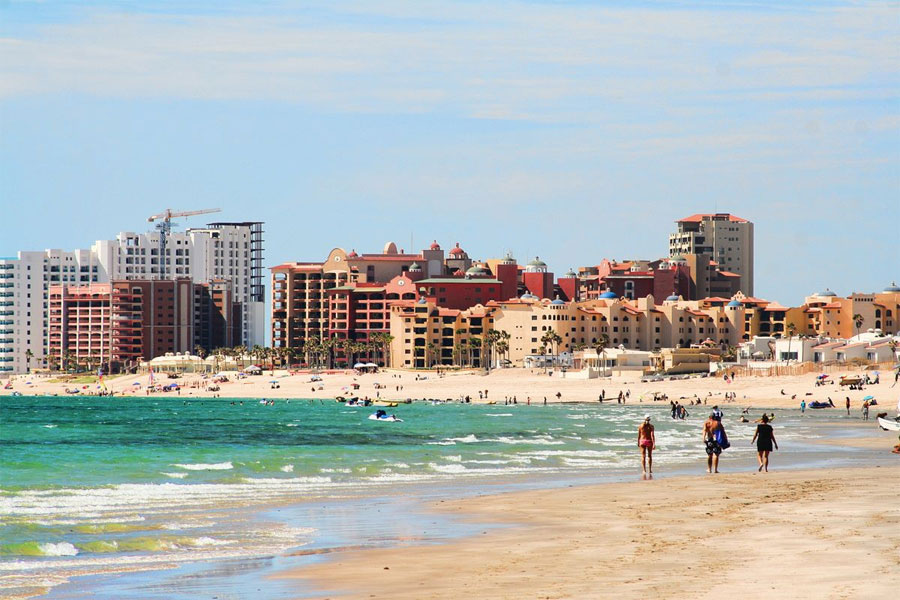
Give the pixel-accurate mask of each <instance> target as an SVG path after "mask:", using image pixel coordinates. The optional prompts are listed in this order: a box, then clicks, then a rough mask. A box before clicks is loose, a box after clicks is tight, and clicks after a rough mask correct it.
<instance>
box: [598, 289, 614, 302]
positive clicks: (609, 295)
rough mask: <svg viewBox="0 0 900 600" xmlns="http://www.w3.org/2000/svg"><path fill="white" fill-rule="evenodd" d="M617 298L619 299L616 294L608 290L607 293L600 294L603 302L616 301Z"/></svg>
mask: <svg viewBox="0 0 900 600" xmlns="http://www.w3.org/2000/svg"><path fill="white" fill-rule="evenodd" d="M616 298H618V296H616V293H615V292H613V291H612V290H606V291H605V292H603V293H602V294H600V299H601V300H615V299H616Z"/></svg>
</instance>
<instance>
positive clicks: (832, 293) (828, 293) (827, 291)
mask: <svg viewBox="0 0 900 600" xmlns="http://www.w3.org/2000/svg"><path fill="white" fill-rule="evenodd" d="M816 296H837V294H835V293H834V292H832V291H831V290H829V289H828V288H825V291H822V292H819V293H818V294H816Z"/></svg>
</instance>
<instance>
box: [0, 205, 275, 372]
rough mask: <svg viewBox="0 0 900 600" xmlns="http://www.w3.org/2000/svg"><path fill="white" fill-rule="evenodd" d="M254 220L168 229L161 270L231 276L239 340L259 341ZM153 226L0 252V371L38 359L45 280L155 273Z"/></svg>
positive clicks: (261, 312)
mask: <svg viewBox="0 0 900 600" xmlns="http://www.w3.org/2000/svg"><path fill="white" fill-rule="evenodd" d="M262 225H263V224H262V223H260V222H242V223H211V224H209V225H207V226H206V227H203V228H195V229H188V230H186V231H183V232H172V233H171V234H170V235H169V236H168V239H167V244H166V256H165V278H166V279H172V278H175V277H190V279H191V280H192V281H194V282H195V283H206V282H209V281H211V280H213V279H226V280H229V281H231V283H232V289H233V290H234V296H235V301H237V302H240V303H241V317H242V318H241V338H242V339H241V343H242V344H243V345H245V346H248V347H251V346H254V345H256V344H259V345H264V344H265V332H266V313H265V295H266V294H265V288H264V285H265V284H264V282H263V228H262ZM159 236H160V233H159V232H157V231H154V232H150V233H140V234H138V233H132V232H122V233H119V234H118V235H117V236H116V238H115V239H114V240H99V241H97V242H95V243H94V245H93V246H91V248H90V249H89V250H74V251H71V252H70V251H64V250H44V251H37V252H19V253H18V255H17V256H16V257H11V258H0V376H2V375H3V374H9V373H22V372H25V371H26V370H28V368H29V367H30V368H35V367H42V366H43V365H44V357H45V352H46V347H47V289H48V287H49V286H50V285H51V284H57V283H68V284H70V285H81V284H88V283H108V282H109V281H112V280H118V279H133V280H136V279H160V277H161V273H160V243H159V242H160V239H159Z"/></svg>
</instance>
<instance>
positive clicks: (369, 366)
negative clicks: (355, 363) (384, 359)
mask: <svg viewBox="0 0 900 600" xmlns="http://www.w3.org/2000/svg"><path fill="white" fill-rule="evenodd" d="M363 366H364V367H365V368H367V369H377V368H378V365H376V364H375V363H366V364H364V365H363Z"/></svg>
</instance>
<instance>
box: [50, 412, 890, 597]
mask: <svg viewBox="0 0 900 600" xmlns="http://www.w3.org/2000/svg"><path fill="white" fill-rule="evenodd" d="M822 425H824V426H825V430H826V431H833V430H835V429H836V428H837V427H839V426H841V425H843V424H842V423H839V422H826V423H822ZM864 429H865V428H864V426H863V425H862V424H860V423H853V424H852V426H851V427H850V428H849V430H848V429H843V428H842V431H841V433H842V435H840V436H834V435H828V436H827V437H826V438H824V439H821V440H816V441H815V443H816V445H820V444H828V443H829V442H838V441H839V442H846V443H841V444H838V446H840V448H836V450H839V451H840V450H841V449H844V450H845V451H847V452H848V453H847V454H843V453H842V454H841V455H838V456H836V457H834V458H835V459H836V460H834V462H836V463H840V464H846V463H847V462H848V461H849V462H851V464H852V463H855V464H854V465H852V466H841V467H829V466H828V465H827V463H828V461H829V460H832V459H829V458H827V457H823V456H820V455H818V453H816V454H808V453H804V452H803V451H802V450H801V451H799V452H797V453H793V452H792V453H790V454H789V455H788V456H790V457H791V458H790V459H786V460H782V459H781V457H780V456H778V454H779V453H777V452H776V454H775V459H774V461H775V462H774V463H773V468H774V469H777V471H773V473H770V474H769V475H775V476H776V477H789V478H793V477H800V476H804V477H807V478H808V479H809V480H811V481H812V480H815V479H818V478H822V477H826V478H827V477H833V476H835V475H837V476H839V477H843V474H849V475H850V476H851V477H856V476H854V475H852V474H853V473H855V472H857V471H865V472H869V471H872V472H875V471H873V469H876V468H877V469H879V470H881V469H885V468H886V467H887V468H893V469H896V467H892V466H891V465H896V464H897V461H894V460H893V458H894V457H893V455H889V454H875V453H873V452H872V449H873V448H872V447H871V441H872V440H873V439H876V438H877V436H875V435H870V434H867V433H866V432H865V431H864ZM835 433H836V432H835ZM846 434H850V435H846ZM860 434H862V435H860ZM881 434H883V435H881ZM879 435H880V437H881V438H882V439H885V440H887V439H890V438H889V436H888V435H887V432H879ZM852 442H856V443H852ZM848 446H852V447H853V449H851V448H848ZM882 448H883V447H882ZM728 458H729V460H728V461H727V462H724V461H723V469H724V470H725V472H724V473H722V474H721V477H723V478H725V479H728V478H732V477H738V478H746V477H752V476H755V475H756V473H753V472H750V471H752V463H753V462H755V459H753V458H751V457H746V456H745V457H742V458H739V457H738V456H734V457H728ZM785 458H787V457H785ZM872 458H876V459H878V461H879V462H883V463H884V464H883V465H882V466H880V467H860V464H863V462H864V461H870V460H872ZM701 462H703V461H701V460H699V459H698V461H697V462H690V463H685V464H682V465H680V466H676V465H671V466H663V467H662V469H663V472H661V473H658V474H657V479H655V480H653V481H635V479H636V478H637V477H638V475H637V474H636V473H634V472H632V471H630V470H628V471H620V472H604V473H602V474H578V475H569V476H564V477H559V476H554V477H537V478H525V479H522V478H510V479H509V480H508V481H506V482H505V483H504V482H493V481H484V480H479V481H478V482H475V481H471V482H469V483H467V482H465V481H460V480H457V481H452V482H450V481H448V482H443V483H436V482H432V483H431V484H425V485H420V484H411V483H409V484H405V485H403V486H398V487H396V488H393V489H389V490H388V489H384V490H381V492H380V493H378V495H376V496H373V495H371V494H364V493H361V494H358V495H357V494H354V497H353V498H343V499H330V500H329V499H325V498H320V499H310V500H303V501H300V502H297V501H289V500H286V501H284V502H276V503H270V504H267V505H266V506H263V507H259V510H254V511H253V514H254V515H255V516H254V517H253V518H259V519H262V520H263V521H267V522H268V521H272V520H273V517H274V520H276V521H280V522H282V523H283V524H287V523H291V522H294V523H296V522H306V521H307V519H306V518H304V517H303V515H304V514H306V515H310V514H317V513H316V511H318V510H323V509H326V512H325V513H318V514H326V515H330V516H329V517H327V518H326V520H325V521H326V522H327V523H331V525H328V524H326V523H320V524H319V525H320V529H319V530H318V532H317V534H316V535H315V536H314V539H313V540H311V541H310V542H309V543H307V544H304V545H302V546H298V547H295V548H294V549H291V550H286V551H282V552H277V553H275V554H273V555H271V556H268V557H262V556H260V557H246V558H235V559H217V560H212V561H204V562H190V563H184V564H181V565H177V566H173V568H169V569H164V570H147V571H141V572H133V573H118V574H111V575H88V576H85V577H74V578H72V579H71V580H70V582H69V583H67V584H64V585H63V586H62V587H60V588H55V589H54V591H52V592H50V593H49V594H48V595H47V596H46V597H47V598H48V599H56V598H69V597H73V596H77V595H78V594H82V595H84V594H85V593H90V592H92V591H97V592H106V594H105V595H103V596H102V597H109V598H112V597H114V595H112V596H111V595H110V594H109V593H108V592H109V586H110V585H111V584H112V585H113V586H116V587H115V588H114V590H117V591H132V590H133V591H140V592H142V593H141V594H138V595H135V596H134V597H136V598H144V597H146V598H150V597H156V596H154V595H153V593H152V592H153V591H154V590H155V589H157V588H156V587H155V586H157V585H163V586H165V588H166V589H167V590H169V591H170V592H171V593H172V594H173V595H172V596H171V597H173V598H178V599H179V600H181V599H182V598H184V599H186V598H190V597H192V596H191V595H190V594H188V593H185V592H184V591H183V590H185V589H187V590H192V589H194V588H193V587H190V586H192V585H193V584H191V583H190V581H191V580H195V579H197V578H198V577H200V578H209V577H210V575H209V574H210V573H217V574H218V575H213V578H212V579H209V584H208V585H210V586H213V587H211V588H209V589H213V590H216V591H218V592H223V591H225V590H229V591H231V592H232V593H237V592H246V593H251V592H252V591H254V590H257V589H259V588H261V586H267V587H262V588H261V589H263V590H264V591H265V592H266V595H265V596H264V597H265V598H271V599H278V600H282V599H285V598H291V599H293V598H331V599H332V600H335V599H337V598H356V597H367V598H368V597H373V596H371V594H376V595H375V596H374V597H388V598H393V597H398V598H403V597H410V598H419V597H422V596H421V591H420V590H418V591H417V590H414V589H412V588H411V589H410V591H409V594H408V595H404V594H405V593H406V592H403V591H402V590H401V591H399V592H398V590H396V589H394V588H393V587H391V588H390V589H386V590H381V591H380V592H379V590H380V588H371V587H368V586H369V583H370V581H371V580H370V578H369V571H365V572H364V573H363V574H361V575H357V574H355V571H354V569H356V567H355V566H352V567H351V568H350V570H349V571H348V570H347V569H345V567H344V564H345V561H351V562H352V564H353V565H356V564H357V562H358V563H359V566H360V567H361V568H363V569H369V567H370V566H371V564H372V560H373V557H374V560H375V561H376V562H378V561H381V560H382V558H383V557H384V556H386V553H387V554H388V555H390V556H392V557H393V556H394V553H397V554H396V560H394V559H393V558H392V561H393V562H392V563H385V564H384V565H383V566H391V565H392V564H396V565H401V566H402V568H403V569H404V570H407V569H411V568H419V567H420V566H421V565H420V552H419V551H420V549H426V551H427V552H437V553H440V554H439V556H440V558H438V559H435V560H437V562H438V563H439V564H438V565H437V566H435V568H440V565H448V564H454V560H459V559H460V557H466V556H467V555H468V553H469V552H470V550H469V546H468V545H469V544H470V543H473V542H476V543H480V538H481V537H482V536H485V534H484V533H483V532H485V531H486V532H488V533H487V537H490V536H492V535H494V534H495V533H497V534H499V535H502V536H506V535H507V534H511V532H512V533H514V532H516V531H519V530H522V535H523V536H524V537H523V538H521V539H518V538H517V539H516V540H515V541H511V542H506V541H502V540H505V539H506V538H505V537H503V538H498V539H500V540H501V541H499V542H498V546H497V547H498V548H505V547H506V546H507V544H508V543H509V544H526V543H537V542H535V541H534V540H532V541H528V539H527V538H528V535H530V534H527V532H532V531H533V530H534V526H532V525H531V524H530V520H531V519H532V517H533V516H535V515H533V514H532V513H530V512H527V511H526V512H522V511H521V510H519V508H520V506H521V505H523V504H524V505H525V506H530V507H536V506H544V507H548V508H552V509H553V510H556V511H568V510H570V509H571V507H572V504H573V503H578V502H579V501H578V500H572V501H567V500H566V498H568V496H569V495H571V494H575V495H576V496H578V497H587V498H588V500H587V501H582V503H583V504H591V503H594V502H595V501H597V502H599V501H602V500H603V499H604V498H606V499H607V500H608V499H610V497H612V505H613V506H616V505H617V504H616V503H617V502H619V499H618V498H617V494H618V493H619V491H618V490H619V489H620V488H622V489H625V490H631V489H637V488H636V486H651V487H652V486H660V487H661V488H662V489H663V491H662V492H659V490H658V489H657V492H656V493H657V495H662V496H663V497H664V498H665V501H668V500H669V499H671V498H672V497H676V498H677V504H678V505H679V506H680V505H682V504H684V503H687V504H689V505H692V504H694V503H695V499H694V498H693V497H692V496H691V495H690V494H688V495H685V494H684V489H685V488H690V487H692V485H691V484H692V482H703V481H707V480H712V479H716V478H717V477H716V476H706V475H705V474H702V473H701V472H700V471H702V469H703V467H704V466H705V462H703V465H701V464H700V463H701ZM734 469H739V470H740V471H739V472H737V473H735V472H731V473H729V472H728V471H729V470H734ZM658 470H659V469H658ZM776 474H777V475H776ZM760 477H766V475H765V474H763V475H760ZM891 477H892V478H893V480H900V471H898V472H896V475H892V476H891ZM670 481H677V482H679V483H677V484H671V483H668V482H670ZM672 485H675V486H677V489H675V490H669V486H672ZM701 485H705V484H702V483H701ZM623 486H624V487H623ZM642 489H643V488H642ZM757 491H758V490H754V491H753V493H756V492H757ZM385 494H386V495H385ZM639 496H640V494H639ZM546 498H550V500H551V501H550V502H549V503H548V502H547V501H546V500H545V499H546ZM642 501H643V503H641V502H636V503H634V504H633V505H632V506H631V508H629V509H628V511H630V512H629V515H630V516H628V518H629V519H633V520H634V517H635V515H638V514H639V513H640V512H641V511H645V510H647V508H646V506H645V504H647V503H648V502H649V500H647V499H646V498H644V497H642ZM373 503H374V504H375V505H377V506H381V507H384V506H386V504H385V503H387V505H391V506H393V510H390V511H387V512H385V511H384V510H383V508H382V509H377V510H376V509H375V508H374V506H373ZM708 503H709V499H708V498H706V497H704V496H703V495H702V494H701V495H700V497H699V500H697V506H705V505H708ZM397 504H402V505H403V506H404V507H405V508H404V509H402V510H400V509H397V507H396V506H395V505H397ZM338 505H341V508H338ZM880 505H885V506H891V505H890V504H889V503H888V504H885V503H884V502H881V503H880ZM622 506H624V505H622ZM653 510H655V509H653ZM335 511H336V512H337V513H338V516H336V515H335ZM276 514H278V515H279V516H277V517H275V515H276ZM340 514H343V515H344V516H343V517H340V516H339V515H340ZM348 515H349V519H348ZM389 515H393V516H392V517H391V518H389V519H388V521H389V522H390V523H391V524H390V528H393V529H395V530H396V531H395V532H394V533H393V534H389V533H387V530H382V531H377V529H378V526H377V525H374V529H373V524H372V523H371V522H370V520H371V519H373V518H378V519H381V518H388V516H389ZM559 516H560V515H559V514H555V515H554V514H551V515H550V517H551V520H552V519H558V518H559ZM544 517H545V516H542V515H540V514H538V515H536V516H535V518H537V519H539V520H540V519H543V518H544ZM569 517H570V514H568V513H567V514H566V516H565V518H564V519H559V520H560V521H568V520H569ZM351 521H352V522H354V523H356V524H355V525H351V524H350V522H351ZM636 521H640V519H636ZM579 522H581V523H582V526H585V523H584V522H583V520H582V521H579ZM592 523H593V521H592V520H590V521H589V522H588V523H587V526H586V527H588V528H589V527H590V526H591V525H592ZM663 523H665V519H664V520H663ZM898 525H900V522H898ZM335 526H337V527H338V533H337V534H336V533H335V530H334V527H335ZM348 527H349V529H348ZM547 527H549V531H553V530H554V529H555V527H556V525H554V524H553V523H550V524H549V525H547ZM542 531H547V530H542ZM397 532H402V535H400V534H398V533H397ZM348 534H349V535H350V536H351V537H347V536H348ZM660 535H661V536H662V537H663V538H665V537H666V536H667V535H668V533H667V531H666V529H665V528H662V530H661V533H660ZM352 536H355V537H352ZM367 536H368V537H367ZM537 537H538V538H539V539H541V540H543V538H544V537H545V535H544V533H540V534H539V535H538V536H537ZM561 543H562V544H563V546H566V544H567V542H566V540H562V541H561ZM618 543H619V540H614V543H613V545H615V544H618ZM440 549H443V550H440ZM495 549H496V548H495ZM497 552H500V550H497ZM556 552H557V550H556V549H554V550H552V551H550V552H549V554H550V555H555V553H556ZM464 560H468V559H464ZM685 560H687V561H690V560H692V559H691V558H690V555H687V556H686V558H685ZM502 567H503V565H500V566H499V567H498V569H501V570H502ZM395 568H396V567H391V569H390V570H394V569H395ZM335 572H338V573H340V575H339V576H337V578H338V579H339V580H341V582H344V581H357V582H362V585H364V586H366V587H363V588H362V589H363V590H364V592H365V593H360V594H354V593H352V591H350V592H347V590H344V589H343V588H336V587H335V582H334V581H333V579H334V573H335ZM516 572H517V573H518V571H516ZM234 573H238V575H234ZM320 574H323V575H320ZM554 576H555V575H554ZM575 576H577V574H576V575H575ZM223 577H224V579H223ZM423 577H427V578H430V577H432V574H431V573H430V572H428V573H426V575H424V576H423ZM644 579H645V580H647V577H644ZM266 582H269V584H268V585H267V584H266ZM456 585H457V584H456V582H453V583H452V585H451V587H450V588H449V589H448V590H446V594H445V595H443V596H441V595H436V596H435V597H438V598H440V597H447V598H453V597H458V596H456V595H455V594H456V593H457V590H458V589H459V588H457V587H456ZM182 586H186V587H185V588H182ZM321 590H328V593H323V592H322V591H321ZM526 591H527V590H524V591H523V590H522V589H520V588H516V590H515V592H513V593H509V594H507V593H506V592H505V591H504V590H500V591H499V592H498V593H497V594H493V592H491V591H490V590H484V589H479V590H477V591H476V592H474V593H475V594H476V596H477V597H479V598H481V597H485V598H494V597H496V598H507V597H510V598H512V597H516V598H520V597H524V598H527V597H532V596H529V595H528V594H527V593H525V592H526ZM178 592H181V593H180V594H179V593H178ZM344 592H347V593H344ZM501 592H502V593H501ZM742 593H743V592H742ZM382 594H384V595H382ZM238 595H239V596H240V593H238ZM548 595H549V596H550V597H552V598H557V597H594V596H590V595H589V594H588V595H584V594H583V592H582V591H577V593H574V592H573V595H566V594H563V595H553V594H552V593H548ZM638 595H639V594H636V595H635V597H637V596H638ZM429 597H430V596H429ZM533 597H535V598H537V597H544V596H533ZM600 597H607V596H605V595H604V596H600ZM626 597H628V596H626ZM666 597H677V596H666ZM745 597H752V596H745ZM809 597H810V598H812V597H813V596H809Z"/></svg>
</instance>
